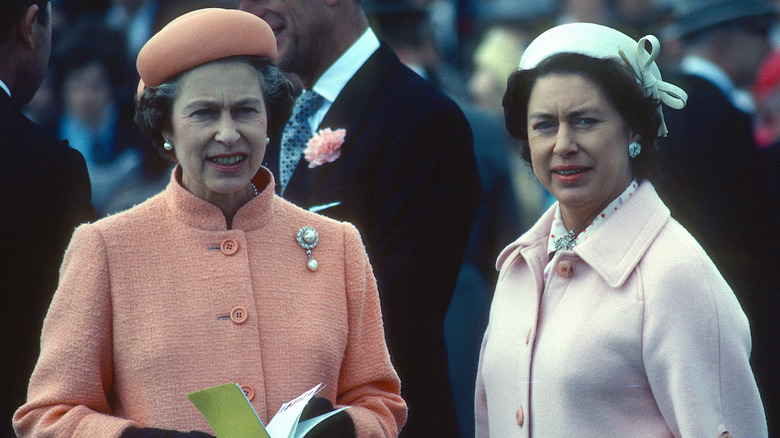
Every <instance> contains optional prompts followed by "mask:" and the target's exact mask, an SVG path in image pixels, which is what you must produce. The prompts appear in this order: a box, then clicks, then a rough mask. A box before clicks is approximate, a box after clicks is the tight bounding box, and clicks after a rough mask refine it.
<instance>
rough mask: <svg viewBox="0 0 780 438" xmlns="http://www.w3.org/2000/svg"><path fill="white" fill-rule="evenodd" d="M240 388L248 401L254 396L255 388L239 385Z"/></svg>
mask: <svg viewBox="0 0 780 438" xmlns="http://www.w3.org/2000/svg"><path fill="white" fill-rule="evenodd" d="M241 390H242V391H244V395H245V396H246V398H247V399H249V401H252V399H253V398H255V390H254V389H252V387H251V386H249V385H241Z"/></svg>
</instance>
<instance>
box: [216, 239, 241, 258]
mask: <svg viewBox="0 0 780 438" xmlns="http://www.w3.org/2000/svg"><path fill="white" fill-rule="evenodd" d="M219 250H220V251H222V254H225V255H227V256H232V255H233V254H235V253H237V252H238V242H236V241H235V240H233V239H225V240H223V241H222V245H220V246H219Z"/></svg>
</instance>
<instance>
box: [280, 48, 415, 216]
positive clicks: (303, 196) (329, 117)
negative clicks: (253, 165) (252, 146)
mask: <svg viewBox="0 0 780 438" xmlns="http://www.w3.org/2000/svg"><path fill="white" fill-rule="evenodd" d="M399 65H400V61H399V60H398V57H397V56H396V55H395V54H394V53H393V52H392V50H391V49H390V48H389V47H388V46H386V45H385V44H384V43H383V44H382V45H381V46H380V47H379V49H377V51H376V52H374V54H373V55H371V57H370V58H368V60H367V61H366V63H365V64H363V66H362V67H361V68H360V69H359V70H358V71H357V73H355V75H354V76H353V77H352V79H350V80H349V82H347V85H346V86H345V87H344V89H343V90H341V93H339V95H338V97H336V100H335V101H334V102H333V105H331V107H330V109H329V110H328V112H327V114H325V118H324V119H323V120H322V123H320V125H319V126H318V127H317V130H318V131H319V130H320V129H324V128H331V129H333V130H336V129H339V128H343V129H345V130H346V131H347V132H346V136H345V138H344V144H343V145H342V146H341V157H340V158H339V159H337V160H336V161H334V162H332V163H327V164H324V165H322V166H318V167H315V168H313V169H310V168H309V163H308V162H307V161H306V160H305V159H303V158H301V160H300V161H299V162H298V166H297V167H296V168H295V171H294V172H293V174H292V177H291V178H290V182H289V183H288V185H287V189H286V190H285V192H284V198H285V199H287V200H289V201H291V202H293V203H294V204H297V205H299V206H302V207H304V208H308V207H309V205H308V203H309V200H310V198H311V196H312V194H313V193H314V191H315V190H316V188H317V187H318V186H319V185H320V184H321V183H322V181H323V180H324V179H325V178H326V177H327V176H328V175H330V174H331V173H332V172H333V171H334V170H336V169H337V168H339V167H340V166H341V165H342V163H344V162H345V161H346V160H344V157H345V155H348V154H349V151H350V149H352V148H353V147H359V144H357V141H356V139H359V138H360V131H361V130H362V129H364V128H365V126H366V125H367V123H366V121H367V120H366V114H367V111H366V109H367V108H368V107H369V105H370V104H371V100H372V98H373V95H374V93H375V91H376V89H377V88H378V87H379V86H380V85H381V83H382V82H383V81H384V79H385V78H386V77H387V75H389V74H390V73H391V72H392V71H394V70H395V69H396V68H397V67H398V66H399ZM277 137H280V136H277ZM274 149H276V150H277V151H278V149H279V148H278V147H276V148H274ZM274 160H275V161H276V169H277V174H278V167H279V163H278V162H279V157H278V152H277V153H276V157H274ZM334 201H336V200H335V199H334Z"/></svg>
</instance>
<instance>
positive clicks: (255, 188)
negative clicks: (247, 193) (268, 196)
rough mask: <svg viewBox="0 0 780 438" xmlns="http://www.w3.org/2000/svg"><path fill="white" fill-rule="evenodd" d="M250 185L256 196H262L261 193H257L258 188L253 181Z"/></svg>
mask: <svg viewBox="0 0 780 438" xmlns="http://www.w3.org/2000/svg"><path fill="white" fill-rule="evenodd" d="M249 185H251V186H252V190H254V193H255V196H258V195H259V194H260V192H258V191H257V187H255V183H253V182H252V181H249Z"/></svg>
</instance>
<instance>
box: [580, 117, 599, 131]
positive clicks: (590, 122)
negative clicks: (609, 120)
mask: <svg viewBox="0 0 780 438" xmlns="http://www.w3.org/2000/svg"><path fill="white" fill-rule="evenodd" d="M574 123H575V125H577V126H582V127H585V128H590V127H591V126H593V125H595V124H596V123H598V120H596V119H591V118H588V117H582V118H579V119H577V120H575V121H574Z"/></svg>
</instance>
